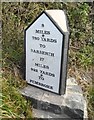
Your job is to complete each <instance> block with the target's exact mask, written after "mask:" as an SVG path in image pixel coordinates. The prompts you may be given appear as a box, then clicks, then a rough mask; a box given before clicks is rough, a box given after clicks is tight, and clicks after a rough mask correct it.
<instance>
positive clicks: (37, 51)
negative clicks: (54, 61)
mask: <svg viewBox="0 0 94 120" xmlns="http://www.w3.org/2000/svg"><path fill="white" fill-rule="evenodd" d="M31 52H33V53H38V54H42V55H48V56H52V57H54V53H51V52H47V51H41V50H35V49H34V50H33V49H31Z"/></svg>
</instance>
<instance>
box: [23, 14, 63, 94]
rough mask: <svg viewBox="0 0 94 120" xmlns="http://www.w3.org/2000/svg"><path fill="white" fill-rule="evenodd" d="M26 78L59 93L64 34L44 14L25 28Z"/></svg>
mask: <svg viewBox="0 0 94 120" xmlns="http://www.w3.org/2000/svg"><path fill="white" fill-rule="evenodd" d="M25 39H26V80H27V82H28V83H29V84H31V85H34V86H36V87H39V88H42V89H45V90H48V91H51V92H54V93H59V89H60V79H61V78H60V76H61V62H62V61H61V60H62V50H63V49H62V46H63V40H64V35H63V34H62V33H61V31H60V30H59V29H58V28H57V27H56V25H55V24H54V23H53V22H52V20H51V19H50V18H49V17H48V16H47V15H46V14H45V13H43V14H41V15H40V16H39V17H38V18H37V19H36V20H35V21H34V22H33V24H31V26H30V27H28V29H27V30H26V38H25Z"/></svg>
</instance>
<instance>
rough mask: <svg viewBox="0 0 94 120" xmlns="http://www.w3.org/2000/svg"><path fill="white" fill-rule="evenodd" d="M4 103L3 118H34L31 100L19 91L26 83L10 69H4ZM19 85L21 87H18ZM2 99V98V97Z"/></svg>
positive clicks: (1, 108)
mask: <svg viewBox="0 0 94 120" xmlns="http://www.w3.org/2000/svg"><path fill="white" fill-rule="evenodd" d="M1 80H2V94H0V97H2V104H1V105H0V111H2V114H1V115H0V117H1V118H4V119H5V118H13V119H14V118H23V119H26V118H32V109H31V105H30V102H29V101H27V100H26V99H25V98H24V97H23V96H22V95H21V94H20V92H19V88H22V87H23V86H25V85H26V83H25V81H23V80H21V78H20V77H17V76H16V77H15V75H14V74H13V72H11V71H10V70H7V69H5V70H3V77H2V79H1ZM18 86H19V87H18ZM0 100H1V99H0Z"/></svg>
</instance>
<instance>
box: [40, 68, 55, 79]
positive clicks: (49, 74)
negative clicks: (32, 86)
mask: <svg viewBox="0 0 94 120" xmlns="http://www.w3.org/2000/svg"><path fill="white" fill-rule="evenodd" d="M40 73H41V74H44V75H48V76H51V77H55V74H54V73H51V72H45V71H43V70H40Z"/></svg>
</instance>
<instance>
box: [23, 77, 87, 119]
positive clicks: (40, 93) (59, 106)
mask: <svg viewBox="0 0 94 120" xmlns="http://www.w3.org/2000/svg"><path fill="white" fill-rule="evenodd" d="M21 93H22V95H23V96H25V97H26V98H29V99H30V100H31V102H32V105H33V107H34V108H36V109H37V110H39V111H40V110H42V111H45V112H47V113H51V114H52V113H53V114H55V115H57V116H58V117H59V116H62V115H63V116H68V117H69V118H72V119H76V118H79V119H82V118H83V116H84V113H86V112H84V110H85V109H84V106H85V104H86V103H85V100H84V97H83V93H82V90H81V88H80V87H79V86H78V84H77V82H76V81H75V79H73V78H70V79H67V86H66V94H65V95H61V96H60V95H57V94H54V93H51V92H48V91H44V90H42V89H39V88H36V87H33V86H30V85H28V86H27V87H26V88H24V89H22V90H21ZM63 116H62V118H63ZM44 118H45V115H44Z"/></svg>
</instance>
